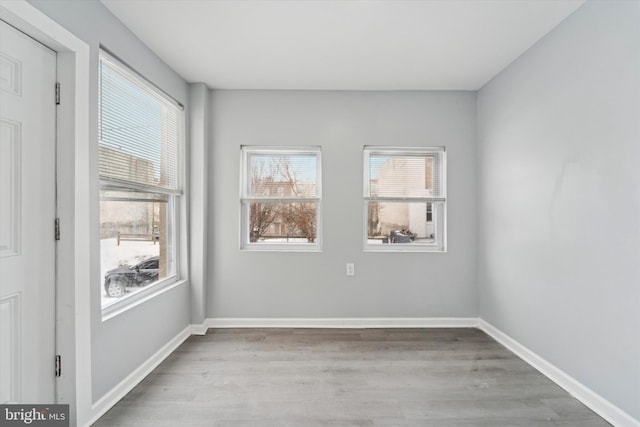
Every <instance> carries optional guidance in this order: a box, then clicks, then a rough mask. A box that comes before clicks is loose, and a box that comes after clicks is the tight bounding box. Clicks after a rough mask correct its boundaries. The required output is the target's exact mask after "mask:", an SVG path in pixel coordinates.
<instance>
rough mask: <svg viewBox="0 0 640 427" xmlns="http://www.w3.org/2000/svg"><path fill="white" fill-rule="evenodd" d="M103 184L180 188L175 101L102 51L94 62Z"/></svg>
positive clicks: (178, 112)
mask: <svg viewBox="0 0 640 427" xmlns="http://www.w3.org/2000/svg"><path fill="white" fill-rule="evenodd" d="M98 102H99V123H98V130H99V157H100V162H99V164H100V169H99V170H100V179H101V181H102V182H103V184H106V185H112V186H115V187H118V186H125V187H127V188H136V189H139V190H142V191H157V192H162V193H168V194H179V193H180V190H181V189H180V182H179V179H178V163H179V162H178V159H179V155H180V153H179V149H180V140H181V138H180V133H181V129H180V126H181V116H182V111H181V108H180V106H179V105H178V104H177V103H175V102H174V101H173V100H171V99H169V98H168V97H166V96H164V95H163V94H161V93H160V91H159V90H158V89H157V88H155V87H154V86H153V85H151V84H150V83H149V82H147V81H146V80H144V79H143V78H141V77H140V76H139V75H137V74H136V73H135V72H133V71H132V70H130V69H128V68H126V67H125V66H123V65H122V64H120V63H119V62H118V61H117V60H115V59H114V58H112V57H111V56H110V55H109V54H107V53H106V52H104V51H101V52H100V62H99V101H98Z"/></svg>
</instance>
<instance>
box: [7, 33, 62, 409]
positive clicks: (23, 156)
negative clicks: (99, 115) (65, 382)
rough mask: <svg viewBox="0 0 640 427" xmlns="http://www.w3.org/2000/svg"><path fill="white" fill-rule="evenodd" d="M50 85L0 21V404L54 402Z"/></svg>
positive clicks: (23, 40)
mask: <svg viewBox="0 0 640 427" xmlns="http://www.w3.org/2000/svg"><path fill="white" fill-rule="evenodd" d="M55 81H56V54H55V52H53V51H51V50H50V49H48V48H47V47H45V46H43V45H41V44H40V43H38V42H36V41H34V40H33V39H31V38H29V37H28V36H26V35H25V34H23V33H21V32H19V31H17V30H15V29H14V28H12V27H11V26H9V25H7V24H6V23H5V22H2V21H0V131H1V134H0V403H2V402H15V403H41V404H44V403H54V402H55V400H54V399H55V369H54V363H55V237H54V220H55V200H56V199H55V191H56V187H55V152H56V151H55V114H56V111H55V110H56V106H55Z"/></svg>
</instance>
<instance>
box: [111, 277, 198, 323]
mask: <svg viewBox="0 0 640 427" xmlns="http://www.w3.org/2000/svg"><path fill="white" fill-rule="evenodd" d="M185 283H187V280H186V279H176V278H175V277H173V278H168V279H165V280H163V281H160V282H158V283H156V284H154V285H151V286H149V287H147V288H145V289H143V290H141V291H139V292H136V293H135V294H133V295H131V296H129V297H126V298H125V299H122V300H118V301H116V302H114V303H111V304H109V305H107V306H105V307H103V308H102V321H103V322H106V321H107V320H109V319H112V318H114V317H116V316H119V315H120V314H122V313H124V312H126V311H128V310H130V309H132V308H134V307H137V306H138V305H141V304H144V303H145V302H147V301H149V300H151V299H153V298H155V297H156V296H158V295H160V294H163V293H165V292H167V291H169V290H171V289H173V288H176V287H178V286H182V285H183V284H185Z"/></svg>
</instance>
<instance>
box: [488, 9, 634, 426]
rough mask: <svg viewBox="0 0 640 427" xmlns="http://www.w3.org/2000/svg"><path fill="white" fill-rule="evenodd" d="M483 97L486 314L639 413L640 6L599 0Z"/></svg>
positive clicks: (512, 68)
mask: <svg viewBox="0 0 640 427" xmlns="http://www.w3.org/2000/svg"><path fill="white" fill-rule="evenodd" d="M478 105H479V120H478V122H479V134H478V142H479V148H478V150H479V156H478V159H479V161H478V164H479V194H478V199H479V212H480V221H479V248H478V253H479V267H478V270H479V284H480V316H481V317H482V318H483V319H484V320H486V321H488V322H489V323H491V324H492V325H494V326H496V327H497V328H499V329H501V330H502V331H504V332H505V333H507V334H508V335H510V336H511V337H513V338H514V339H516V340H517V341H519V342H520V343H522V344H523V345H525V346H526V347H528V348H529V349H531V350H533V351H534V352H535V353H537V354H539V355H540V356H542V357H543V358H545V359H547V360H548V361H550V362H551V363H552V364H554V365H555V366H557V367H559V368H560V369H562V370H563V371H565V372H567V373H568V374H569V375H571V376H573V377H574V378H576V379H577V380H579V381H580V382H582V383H583V384H585V385H586V386H587V387H589V388H591V389H592V390H594V391H596V392H597V393H599V394H600V395H601V396H603V397H605V398H606V399H608V400H609V401H611V402H612V403H614V404H616V405H617V406H619V407H620V408H622V409H623V410H625V411H627V412H628V413H629V414H631V415H632V416H634V417H635V418H637V419H640V405H638V402H639V401H640V174H639V173H638V168H639V166H640V2H624V1H623V2H614V1H608V2H587V3H586V4H585V5H584V6H583V7H582V8H580V9H578V10H577V12H576V13H574V14H573V15H571V16H570V17H569V18H568V19H566V20H565V21H564V23H562V24H561V25H560V26H558V27H557V28H556V29H555V30H554V31H552V32H551V33H550V34H549V35H547V36H546V37H545V38H544V39H542V40H541V41H540V42H539V43H537V44H536V45H535V46H534V47H533V48H531V49H530V50H529V51H527V52H526V53H525V54H524V55H523V56H521V57H520V58H519V59H518V60H517V61H516V62H515V63H513V64H512V65H511V66H510V67H508V68H507V69H506V70H505V71H503V72H502V73H501V74H500V75H499V76H498V77H496V78H495V79H494V80H493V81H492V82H490V83H489V84H488V85H486V86H485V87H484V88H482V89H481V90H480V92H479V95H478Z"/></svg>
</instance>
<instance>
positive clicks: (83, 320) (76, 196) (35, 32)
mask: <svg viewBox="0 0 640 427" xmlns="http://www.w3.org/2000/svg"><path fill="white" fill-rule="evenodd" d="M0 17H1V18H2V19H3V20H4V21H6V22H8V23H9V24H11V25H13V26H14V27H16V28H18V29H19V30H20V31H22V32H24V33H26V34H28V35H29V36H31V37H33V38H34V39H36V40H38V41H39V42H41V43H43V44H44V45H46V46H48V47H49V48H51V49H53V50H54V51H56V52H57V53H58V64H57V68H58V80H59V81H60V83H61V99H62V100H63V102H62V103H61V105H60V106H59V107H58V111H57V115H58V118H57V134H56V138H57V141H58V144H57V145H58V147H57V149H58V153H57V157H58V167H57V170H58V177H57V179H58V186H59V190H58V213H59V215H60V218H61V229H62V232H63V235H62V239H61V240H60V241H59V242H58V247H57V258H58V259H57V277H56V282H57V289H56V290H57V295H56V331H57V332H56V349H57V353H58V354H61V355H62V357H63V360H62V376H61V377H60V378H59V379H58V381H57V385H56V393H57V398H56V400H57V403H68V404H70V405H71V414H70V415H71V421H72V425H79V426H84V425H86V424H87V423H88V421H89V419H90V415H91V404H92V397H91V312H90V301H89V287H88V286H87V284H88V283H90V282H91V280H90V278H91V277H90V276H91V275H90V270H89V264H90V262H89V253H90V249H91V248H90V242H89V239H88V236H89V234H90V233H89V232H90V225H91V224H90V222H89V208H90V203H89V201H90V198H89V182H88V181H89V179H88V177H89V176H90V175H89V163H90V162H89V160H90V156H89V144H88V141H90V138H89V99H90V89H89V62H90V54H89V52H90V49H89V46H88V45H87V44H86V43H85V42H83V41H82V40H81V39H79V38H78V37H76V36H75V35H73V34H72V33H70V32H69V31H68V30H66V29H65V28H63V27H62V26H61V25H60V24H58V23H57V22H55V21H54V20H52V19H51V18H49V17H48V16H47V15H45V14H44V13H42V12H41V11H39V10H38V9H36V8H35V7H34V6H33V5H31V4H30V3H28V2H27V1H26V0H14V1H8V2H2V3H0ZM65 360H66V361H65Z"/></svg>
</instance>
